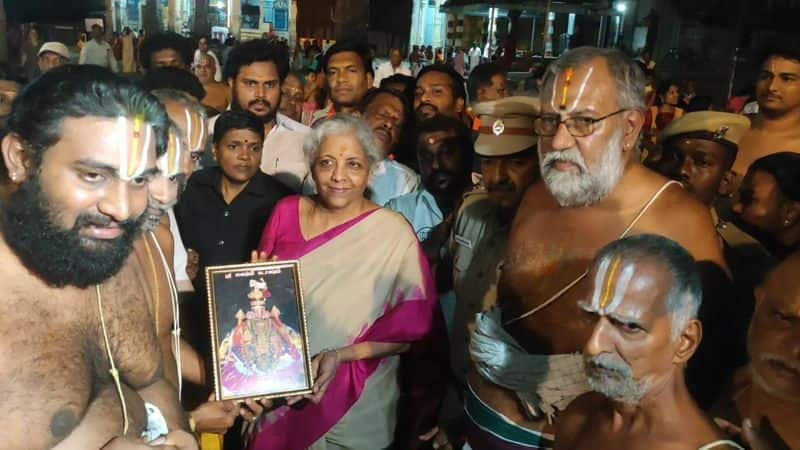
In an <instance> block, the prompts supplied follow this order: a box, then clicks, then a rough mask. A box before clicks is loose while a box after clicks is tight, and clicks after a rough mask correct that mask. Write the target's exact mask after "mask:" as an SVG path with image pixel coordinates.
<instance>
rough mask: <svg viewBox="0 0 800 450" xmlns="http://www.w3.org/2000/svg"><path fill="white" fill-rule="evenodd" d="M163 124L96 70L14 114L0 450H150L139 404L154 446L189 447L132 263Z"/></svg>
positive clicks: (49, 88)
mask: <svg viewBox="0 0 800 450" xmlns="http://www.w3.org/2000/svg"><path fill="white" fill-rule="evenodd" d="M167 126H168V119H167V116H166V114H165V112H164V110H163V108H162V107H161V106H160V105H159V104H158V102H157V101H156V100H155V99H154V98H152V97H151V96H149V95H147V94H146V93H145V92H144V91H142V90H140V89H139V88H138V87H136V86H134V85H133V84H132V83H130V82H129V81H126V80H123V79H121V78H119V77H117V76H115V75H113V74H111V73H110V72H108V71H107V70H105V69H102V68H98V67H95V66H64V67H61V68H58V69H54V70H52V71H49V72H48V73H47V74H44V75H43V76H42V77H40V78H38V79H37V80H36V81H34V82H33V83H32V84H31V85H29V86H28V88H27V89H25V90H24V91H23V92H22V93H21V94H20V96H19V97H18V98H17V101H16V102H15V103H14V107H13V109H12V112H11V115H10V117H9V121H8V127H9V134H8V135H7V136H6V137H5V138H4V139H3V141H2V155H3V162H4V163H5V167H6V169H7V176H8V178H9V179H10V180H11V185H10V192H9V193H8V196H7V198H6V199H5V200H4V202H3V205H2V214H0V278H2V279H3V280H4V281H3V287H4V292H5V301H4V302H3V305H4V308H3V312H2V314H1V315H0V317H2V323H3V324H2V325H0V330H2V332H3V339H2V340H1V342H2V344H0V352H2V354H4V355H5V357H4V358H3V360H4V361H5V362H6V364H4V365H3V368H2V369H0V372H1V373H2V379H3V380H4V381H3V382H2V384H0V391H1V392H2V396H0V403H1V404H2V407H3V408H4V410H5V411H7V412H8V414H7V420H6V425H5V431H4V433H3V434H2V437H0V448H4V449H26V450H29V449H45V448H51V447H54V446H56V445H57V444H58V448H66V449H81V450H83V449H89V448H91V449H94V448H101V447H102V448H105V449H117V448H151V447H146V446H145V445H146V444H145V442H143V441H142V440H140V432H141V431H143V429H144V428H145V425H146V422H145V420H146V413H145V403H149V404H150V405H151V406H152V407H149V408H148V409H150V410H151V411H155V410H156V409H157V410H158V412H157V413H156V414H158V415H161V416H163V418H164V420H163V423H165V424H166V428H167V430H165V432H164V434H166V432H167V431H171V432H170V433H169V435H168V436H166V439H165V438H163V437H162V438H158V439H157V440H156V442H153V444H154V446H158V448H169V449H174V448H181V449H196V448H197V447H196V442H195V441H194V438H193V437H192V436H191V435H190V434H188V433H186V432H185V431H182V430H184V429H186V428H187V423H186V419H185V416H184V414H183V412H182V410H181V408H180V405H179V403H178V398H177V395H176V392H175V389H174V388H173V387H172V386H171V385H170V384H169V383H168V382H166V381H165V380H164V379H163V378H162V372H163V370H162V364H161V355H160V352H159V349H158V345H157V342H156V336H155V333H154V332H153V328H152V317H151V315H150V313H149V311H148V306H147V305H148V303H149V302H150V298H149V294H148V293H147V292H145V290H143V289H142V286H143V281H144V280H143V277H144V275H143V273H142V271H141V270H140V267H139V266H138V265H137V264H136V263H135V262H133V261H134V260H133V258H130V254H131V247H132V244H133V241H134V240H135V239H136V238H137V236H138V235H139V233H140V232H141V227H142V223H143V220H144V215H143V213H144V211H145V208H146V206H147V197H148V184H147V183H148V181H149V180H150V179H151V178H152V176H153V175H154V174H155V173H156V172H157V168H156V166H155V161H156V154H157V152H158V153H162V152H163V150H164V143H165V136H166V131H167ZM153 407H154V408H155V409H154V408H153ZM150 416H153V414H150Z"/></svg>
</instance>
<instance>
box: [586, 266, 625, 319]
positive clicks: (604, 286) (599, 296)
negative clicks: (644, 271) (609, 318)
mask: <svg viewBox="0 0 800 450" xmlns="http://www.w3.org/2000/svg"><path fill="white" fill-rule="evenodd" d="M621 266H622V257H621V256H619V255H617V256H614V257H606V258H603V260H602V261H601V262H600V265H599V266H598V268H597V274H595V277H594V289H593V290H592V301H591V303H589V304H588V305H586V304H584V305H582V306H583V308H584V309H586V310H588V311H591V312H594V313H597V314H600V315H607V314H611V313H613V312H614V311H615V310H616V309H617V308H618V307H619V305H620V303H622V298H623V297H625V293H626V292H627V291H628V287H629V286H630V283H631V280H632V279H633V274H634V272H635V271H636V267H635V264H634V263H633V262H628V263H627V264H625V265H624V267H622V268H621V269H620V267H621Z"/></svg>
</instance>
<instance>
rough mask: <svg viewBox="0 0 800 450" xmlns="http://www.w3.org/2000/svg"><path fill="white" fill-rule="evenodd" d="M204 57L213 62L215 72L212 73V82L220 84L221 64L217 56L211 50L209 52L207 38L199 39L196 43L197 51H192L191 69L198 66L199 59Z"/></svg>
mask: <svg viewBox="0 0 800 450" xmlns="http://www.w3.org/2000/svg"><path fill="white" fill-rule="evenodd" d="M206 55H207V56H210V57H211V58H212V59H213V60H214V67H216V70H215V72H214V81H216V82H221V81H222V64H220V62H219V58H217V55H215V54H214V52H213V51H212V50H209V48H208V38H207V37H205V36H203V37H201V38H200V40H198V41H197V50H195V51H194V58H193V59H192V67H197V65H198V64H200V58H201V57H202V56H206Z"/></svg>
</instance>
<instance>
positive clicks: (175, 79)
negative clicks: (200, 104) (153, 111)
mask: <svg viewBox="0 0 800 450" xmlns="http://www.w3.org/2000/svg"><path fill="white" fill-rule="evenodd" d="M139 83H140V84H141V86H142V87H143V88H144V89H145V90H147V91H148V92H152V91H156V90H160V89H174V90H176V91H181V92H185V93H187V94H189V95H191V96H192V97H194V98H196V99H197V100H198V101H200V100H202V99H203V97H205V96H206V90H205V88H203V83H201V82H200V80H198V79H197V77H196V76H194V75H192V74H191V73H189V72H187V71H185V70H183V69H178V68H176V67H159V68H155V69H152V70H148V71H147V73H146V74H145V75H144V77H142V79H141V81H140V82H139Z"/></svg>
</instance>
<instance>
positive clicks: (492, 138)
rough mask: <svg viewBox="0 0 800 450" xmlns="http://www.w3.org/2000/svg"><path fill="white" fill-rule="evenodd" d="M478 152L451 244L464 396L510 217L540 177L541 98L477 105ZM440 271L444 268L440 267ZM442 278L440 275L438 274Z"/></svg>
mask: <svg viewBox="0 0 800 450" xmlns="http://www.w3.org/2000/svg"><path fill="white" fill-rule="evenodd" d="M474 112H475V114H476V116H478V118H479V120H480V126H479V127H477V128H478V129H477V131H478V138H477V141H476V142H475V154H476V156H477V157H478V158H479V159H480V170H481V176H482V180H483V183H482V185H483V188H482V189H480V190H477V191H473V192H470V193H468V194H466V195H465V197H464V200H463V202H462V204H461V207H460V209H459V211H458V214H457V215H456V219H455V223H454V224H453V228H452V231H451V234H450V240H449V243H448V245H447V251H448V253H449V254H448V255H447V256H448V257H446V258H444V260H445V261H447V262H448V263H449V264H443V266H442V268H444V270H448V271H451V272H450V273H451V274H452V277H451V280H452V283H453V290H454V292H455V297H456V300H455V311H454V313H453V320H452V323H451V326H450V343H451V364H452V369H453V373H454V375H455V379H456V386H455V391H457V392H458V395H459V396H460V395H461V394H462V393H463V392H464V389H466V376H467V370H468V368H469V364H470V358H469V349H468V347H469V339H470V334H471V332H472V330H473V328H474V322H475V314H476V313H479V312H481V311H484V310H486V309H488V308H490V307H491V306H493V305H494V304H495V303H496V300H497V295H496V288H497V280H498V273H499V271H498V266H499V265H500V263H501V260H502V258H503V256H504V255H505V251H506V243H507V240H508V233H509V231H510V228H511V221H512V219H513V218H514V214H515V213H516V211H517V207H518V206H519V204H520V202H521V201H522V197H523V195H524V194H525V191H526V190H527V188H528V187H529V186H530V185H531V184H533V183H534V182H535V181H536V180H538V179H539V178H540V175H539V161H538V156H537V151H536V141H537V138H536V134H535V132H534V129H533V121H534V119H535V118H536V116H537V115H538V114H539V100H538V99H536V98H531V97H508V98H505V99H501V100H496V101H491V102H485V103H479V104H477V105H476V106H475V108H474ZM440 269H441V268H440ZM440 279H441V278H440ZM460 404H462V403H461V402H458V401H454V402H450V401H448V402H446V406H445V416H447V415H448V412H450V413H452V414H451V417H450V418H449V419H446V420H445V421H446V422H447V421H448V420H452V419H453V417H454V416H457V415H458V414H463V407H461V406H458V407H456V406H452V407H451V405H460Z"/></svg>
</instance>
